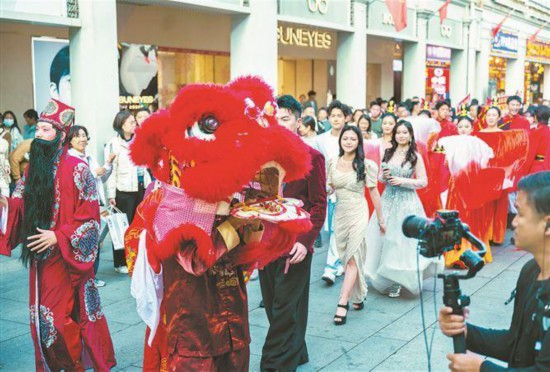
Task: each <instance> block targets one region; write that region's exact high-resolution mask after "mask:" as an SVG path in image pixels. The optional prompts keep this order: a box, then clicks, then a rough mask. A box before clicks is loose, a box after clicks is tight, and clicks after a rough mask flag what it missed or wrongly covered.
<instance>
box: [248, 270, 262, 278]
mask: <svg viewBox="0 0 550 372" xmlns="http://www.w3.org/2000/svg"><path fill="white" fill-rule="evenodd" d="M259 275H260V274H259V273H258V269H254V270H253V271H252V274H250V280H256V279H258V276H259Z"/></svg>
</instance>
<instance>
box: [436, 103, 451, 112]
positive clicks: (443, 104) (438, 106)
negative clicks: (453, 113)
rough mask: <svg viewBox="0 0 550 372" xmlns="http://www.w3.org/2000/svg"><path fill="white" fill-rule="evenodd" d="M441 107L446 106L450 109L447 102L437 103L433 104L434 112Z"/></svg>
mask: <svg viewBox="0 0 550 372" xmlns="http://www.w3.org/2000/svg"><path fill="white" fill-rule="evenodd" d="M443 106H447V107H448V108H451V105H449V102H447V101H438V102H437V103H436V104H435V109H436V110H439V109H440V108H441V107H443Z"/></svg>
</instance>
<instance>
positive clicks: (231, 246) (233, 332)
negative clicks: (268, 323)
mask: <svg viewBox="0 0 550 372" xmlns="http://www.w3.org/2000/svg"><path fill="white" fill-rule="evenodd" d="M274 113H275V104H274V99H273V91H272V89H271V88H270V87H269V86H268V85H266V84H265V83H264V82H263V81H262V80H260V79H259V78H255V77H246V78H240V79H237V80H235V81H234V82H232V83H230V84H228V85H226V86H217V85H190V86H187V87H185V88H184V89H182V90H181V92H180V93H179V95H178V96H177V97H176V99H175V100H174V102H173V103H172V105H171V107H170V108H169V109H168V110H163V111H160V112H159V113H156V114H154V115H152V116H151V117H150V118H149V119H147V120H146V121H145V122H144V123H143V124H142V126H141V127H140V128H139V129H138V130H137V131H136V139H135V142H134V143H133V144H132V146H131V153H132V158H133V160H134V162H135V163H136V164H137V165H144V166H147V167H149V168H150V169H151V170H152V172H153V174H154V176H155V177H156V178H157V180H158V181H157V183H156V188H155V189H154V190H150V191H149V194H148V196H147V197H146V198H145V200H144V201H143V202H142V204H141V205H140V206H139V208H138V210H137V213H136V217H135V219H134V222H133V223H132V225H131V226H130V228H129V229H128V231H127V233H126V255H127V262H128V268H129V270H130V271H131V272H132V271H133V278H132V289H133V291H136V292H139V291H142V290H143V291H145V292H148V293H153V292H155V294H154V295H153V297H148V298H149V299H151V303H152V304H153V305H152V306H150V307H149V309H152V310H153V311H152V313H154V314H153V315H152V316H151V317H149V318H147V317H146V316H144V315H147V312H143V313H140V315H142V314H143V315H142V318H144V320H145V321H146V323H147V325H148V326H149V328H148V331H147V339H146V343H147V342H148V341H152V342H151V343H150V344H146V345H145V357H144V370H159V369H160V370H173V371H175V370H178V371H179V370H182V371H188V370H200V371H208V370H247V369H248V363H249V349H248V348H249V346H248V345H249V342H250V336H249V333H248V332H249V331H248V308H247V300H246V286H245V282H244V277H243V271H242V268H243V267H249V266H255V265H257V266H260V267H262V266H263V265H265V264H267V263H269V262H270V261H271V260H273V259H275V258H277V257H279V256H281V255H282V254H285V253H288V251H289V250H290V249H291V247H292V244H293V243H294V241H295V240H296V236H297V234H299V233H301V232H305V231H307V230H309V229H310V228H311V223H310V222H309V219H305V220H293V221H289V222H283V223H279V224H277V225H274V224H268V223H264V224H263V232H262V231H254V230H251V229H250V228H247V227H236V226H235V225H234V220H232V219H231V218H228V214H229V209H230V204H232V199H235V198H237V199H240V200H241V201H242V191H243V187H245V186H246V185H249V184H251V183H253V180H254V179H255V176H256V174H257V172H258V171H259V170H260V169H261V168H262V167H265V166H266V165H275V166H276V167H277V168H278V169H279V170H280V173H279V176H281V177H282V176H283V175H285V177H284V180H285V182H288V181H292V180H296V179H300V178H302V177H304V176H305V175H306V174H307V172H308V170H309V169H308V168H309V167H310V163H311V160H310V155H309V152H308V149H307V147H306V145H305V144H304V143H303V142H302V141H301V140H300V139H299V138H298V137H296V136H295V135H293V134H292V133H290V132H288V130H286V129H285V128H284V127H280V126H278V125H277V123H276V121H275V117H274ZM262 233H263V236H262ZM144 250H146V255H145V256H146V258H147V265H146V266H147V268H150V269H151V270H152V275H151V278H152V279H151V281H150V282H149V283H152V284H150V286H149V287H148V288H144V286H143V285H142V284H140V285H138V284H137V283H138V281H137V279H136V271H137V270H138V266H139V265H140V258H139V257H140V253H141V254H143V252H144ZM142 257H144V256H142ZM140 267H142V266H140ZM140 270H141V269H140ZM147 270H148V269H147ZM139 283H140V282H139ZM154 283H157V284H158V285H157V284H154ZM153 287H154V288H153ZM155 296H156V297H155ZM140 303H141V302H140V299H139V298H138V312H140V310H139V309H140ZM151 333H154V338H152V340H149V336H150V334H151Z"/></svg>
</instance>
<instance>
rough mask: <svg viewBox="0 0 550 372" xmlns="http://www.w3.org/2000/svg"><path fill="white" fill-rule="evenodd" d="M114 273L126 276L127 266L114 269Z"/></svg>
mask: <svg viewBox="0 0 550 372" xmlns="http://www.w3.org/2000/svg"><path fill="white" fill-rule="evenodd" d="M115 271H116V272H117V273H119V274H128V267H127V266H119V267H115Z"/></svg>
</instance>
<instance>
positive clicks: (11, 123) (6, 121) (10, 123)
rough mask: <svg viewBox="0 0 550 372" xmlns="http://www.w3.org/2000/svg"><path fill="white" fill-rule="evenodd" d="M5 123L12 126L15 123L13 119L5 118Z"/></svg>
mask: <svg viewBox="0 0 550 372" xmlns="http://www.w3.org/2000/svg"><path fill="white" fill-rule="evenodd" d="M4 125H5V126H6V127H11V126H12V125H13V119H4Z"/></svg>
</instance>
